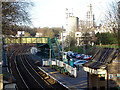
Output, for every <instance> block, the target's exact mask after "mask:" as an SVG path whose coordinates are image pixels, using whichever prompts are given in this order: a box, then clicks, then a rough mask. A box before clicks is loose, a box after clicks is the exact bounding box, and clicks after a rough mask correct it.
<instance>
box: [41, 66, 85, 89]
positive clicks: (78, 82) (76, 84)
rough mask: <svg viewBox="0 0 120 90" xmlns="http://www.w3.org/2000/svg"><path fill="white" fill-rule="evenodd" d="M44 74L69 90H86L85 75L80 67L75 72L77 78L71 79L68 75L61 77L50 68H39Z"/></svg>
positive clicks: (61, 75)
mask: <svg viewBox="0 0 120 90" xmlns="http://www.w3.org/2000/svg"><path fill="white" fill-rule="evenodd" d="M39 68H41V69H42V70H44V72H46V73H48V74H49V75H50V76H52V77H53V78H55V79H56V80H57V81H58V82H60V83H62V84H63V85H65V86H66V87H67V88H69V89H82V90H87V73H86V72H85V71H84V70H83V68H82V67H80V69H79V71H77V77H76V78H74V77H71V76H68V75H63V74H61V73H60V72H59V71H56V70H54V69H52V68H51V67H39Z"/></svg>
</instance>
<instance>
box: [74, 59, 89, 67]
mask: <svg viewBox="0 0 120 90" xmlns="http://www.w3.org/2000/svg"><path fill="white" fill-rule="evenodd" d="M86 62H88V61H86V60H77V61H76V62H74V65H75V66H82V65H83V64H85V63H86Z"/></svg>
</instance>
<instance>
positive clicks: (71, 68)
mask: <svg viewBox="0 0 120 90" xmlns="http://www.w3.org/2000/svg"><path fill="white" fill-rule="evenodd" d="M49 65H57V66H58V67H64V65H65V67H64V69H67V71H68V72H69V73H70V74H71V75H73V76H74V77H77V69H76V67H75V68H73V67H71V66H70V65H68V64H66V63H64V62H62V61H59V60H56V61H44V60H43V66H49Z"/></svg>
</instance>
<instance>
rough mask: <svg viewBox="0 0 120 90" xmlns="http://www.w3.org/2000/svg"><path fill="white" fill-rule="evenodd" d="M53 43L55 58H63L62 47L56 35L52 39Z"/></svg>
mask: <svg viewBox="0 0 120 90" xmlns="http://www.w3.org/2000/svg"><path fill="white" fill-rule="evenodd" d="M51 45H52V50H53V51H54V54H55V58H56V59H58V60H61V59H62V49H61V46H60V44H59V42H58V40H57V38H56V37H55V38H52V39H51Z"/></svg>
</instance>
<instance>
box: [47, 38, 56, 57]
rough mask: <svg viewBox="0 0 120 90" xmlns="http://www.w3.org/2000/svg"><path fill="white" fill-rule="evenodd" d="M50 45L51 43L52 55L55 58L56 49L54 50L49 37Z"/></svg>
mask: <svg viewBox="0 0 120 90" xmlns="http://www.w3.org/2000/svg"><path fill="white" fill-rule="evenodd" d="M48 45H49V47H50V49H51V50H52V56H53V57H52V58H55V51H54V50H53V47H52V45H51V40H50V38H49V37H48Z"/></svg>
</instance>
